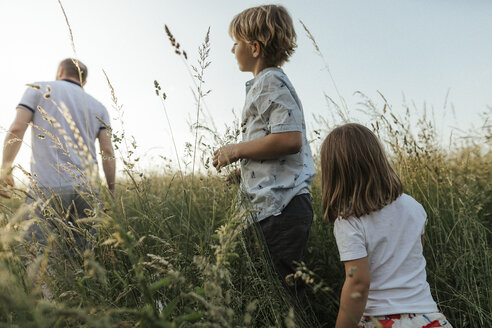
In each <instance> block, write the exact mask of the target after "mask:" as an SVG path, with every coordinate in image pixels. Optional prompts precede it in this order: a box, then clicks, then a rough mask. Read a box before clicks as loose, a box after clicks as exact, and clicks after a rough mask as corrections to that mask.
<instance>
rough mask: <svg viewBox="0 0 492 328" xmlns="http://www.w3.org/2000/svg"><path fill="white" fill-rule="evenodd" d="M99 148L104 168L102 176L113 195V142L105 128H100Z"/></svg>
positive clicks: (114, 170)
mask: <svg viewBox="0 0 492 328" xmlns="http://www.w3.org/2000/svg"><path fill="white" fill-rule="evenodd" d="M97 138H98V139H99V148H100V149H101V157H102V166H103V170H104V176H105V177H106V182H107V184H108V189H109V192H110V193H111V195H114V188H115V179H116V160H115V158H114V150H113V144H112V143H111V137H110V135H109V133H108V131H107V130H106V129H103V130H100V131H99V135H98V136H97Z"/></svg>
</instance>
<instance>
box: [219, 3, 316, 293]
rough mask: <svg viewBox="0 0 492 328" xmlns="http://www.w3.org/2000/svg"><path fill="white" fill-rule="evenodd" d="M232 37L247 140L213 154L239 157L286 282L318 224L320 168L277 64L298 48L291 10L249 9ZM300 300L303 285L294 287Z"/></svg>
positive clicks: (224, 161)
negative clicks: (242, 85)
mask: <svg viewBox="0 0 492 328" xmlns="http://www.w3.org/2000/svg"><path fill="white" fill-rule="evenodd" d="M229 34H230V35H231V37H232V38H233V39H234V41H235V43H234V46H233V48H232V52H233V53H234V55H235V56H236V60H237V62H238V66H239V69H240V70H241V71H243V72H251V73H253V75H254V79H252V80H250V81H248V82H246V103H245V106H244V109H243V112H242V124H241V126H242V128H243V131H242V138H243V142H241V143H238V144H229V145H225V146H223V147H221V148H220V149H218V150H217V151H215V153H214V158H213V165H214V166H215V168H216V169H217V170H220V169H221V168H222V167H224V166H226V165H228V164H230V163H233V162H235V161H238V160H241V171H240V177H241V189H242V190H243V191H244V192H245V194H246V195H247V196H248V197H249V200H250V201H251V203H252V206H253V209H254V210H256V212H257V215H256V220H257V222H258V223H259V226H260V228H261V231H262V232H263V235H264V237H265V241H266V244H267V247H268V250H269V252H270V255H271V258H272V260H273V263H274V265H275V268H276V270H277V273H278V274H279V275H280V276H281V280H282V282H283V283H284V284H285V277H286V276H287V275H289V274H291V273H294V272H295V271H296V264H295V263H294V262H299V261H301V260H302V256H303V252H304V249H305V248H306V244H307V239H308V236H309V230H310V229H311V223H312V220H313V210H312V205H311V195H310V193H309V190H310V186H311V183H312V181H313V178H314V174H315V170H314V163H313V159H312V155H311V149H310V147H309V144H308V141H307V139H306V127H305V123H304V114H303V111H302V105H301V102H300V100H299V98H298V97H297V94H296V92H295V90H294V87H293V86H292V84H291V82H290V81H289V79H288V78H287V76H286V75H285V73H284V72H283V71H282V69H281V68H280V66H282V64H284V63H285V62H286V61H287V60H288V58H289V57H290V56H291V55H292V53H293V52H294V48H295V47H296V44H295V40H296V33H295V31H294V26H293V23H292V19H291V17H290V15H289V13H288V12H287V10H286V9H285V8H284V7H282V6H278V5H266V6H259V7H254V8H250V9H246V10H244V11H243V12H241V13H240V14H238V15H237V16H236V17H234V19H233V20H232V22H231V24H230V26H229ZM289 291H290V292H291V294H292V296H294V297H295V296H297V297H298V298H302V296H303V294H304V289H303V286H302V284H298V285H297V286H294V287H289Z"/></svg>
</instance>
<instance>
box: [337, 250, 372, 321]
mask: <svg viewBox="0 0 492 328" xmlns="http://www.w3.org/2000/svg"><path fill="white" fill-rule="evenodd" d="M344 264H345V283H344V284H343V288H342V294H341V295H340V309H339V310H338V317H337V323H336V326H335V327H336V328H349V327H350V328H352V327H357V324H358V323H359V321H360V319H361V317H362V314H363V313H364V309H365V308H366V302H367V295H368V293H369V285H370V280H371V277H370V272H369V263H368V261H367V256H366V257H363V258H361V259H357V260H352V261H346V262H344Z"/></svg>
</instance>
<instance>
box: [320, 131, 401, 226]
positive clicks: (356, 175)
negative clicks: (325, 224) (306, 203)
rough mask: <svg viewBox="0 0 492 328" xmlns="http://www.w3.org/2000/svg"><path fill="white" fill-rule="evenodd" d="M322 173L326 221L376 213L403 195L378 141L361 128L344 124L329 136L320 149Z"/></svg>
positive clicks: (397, 179) (372, 134)
mask: <svg viewBox="0 0 492 328" xmlns="http://www.w3.org/2000/svg"><path fill="white" fill-rule="evenodd" d="M321 170H322V174H321V188H322V203H323V210H324V215H323V217H324V219H325V220H327V221H335V220H336V219H337V218H338V217H341V218H343V219H347V218H348V217H350V216H356V217H361V216H363V215H366V214H369V213H371V212H374V211H378V210H380V209H382V208H383V207H384V206H386V205H388V204H390V203H391V202H393V201H394V200H395V199H397V198H398V197H399V196H400V195H401V194H402V192H403V187H402V184H401V181H400V178H399V177H398V175H397V174H396V173H395V171H394V170H393V168H392V167H391V165H390V163H389V161H388V159H387V158H386V155H385V153H384V150H383V147H382V146H381V144H380V143H379V140H378V138H377V137H376V135H374V133H372V131H371V130H369V129H368V128H366V127H365V126H363V125H360V124H355V123H349V124H345V125H342V126H339V127H337V128H335V129H334V130H333V131H331V132H330V134H328V136H327V137H326V139H325V140H324V141H323V145H322V146H321Z"/></svg>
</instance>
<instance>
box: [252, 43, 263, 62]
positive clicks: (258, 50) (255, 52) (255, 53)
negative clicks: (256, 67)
mask: <svg viewBox="0 0 492 328" xmlns="http://www.w3.org/2000/svg"><path fill="white" fill-rule="evenodd" d="M251 47H252V50H253V57H255V58H258V57H260V55H261V44H260V42H258V41H256V40H255V41H253V42H251Z"/></svg>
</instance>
